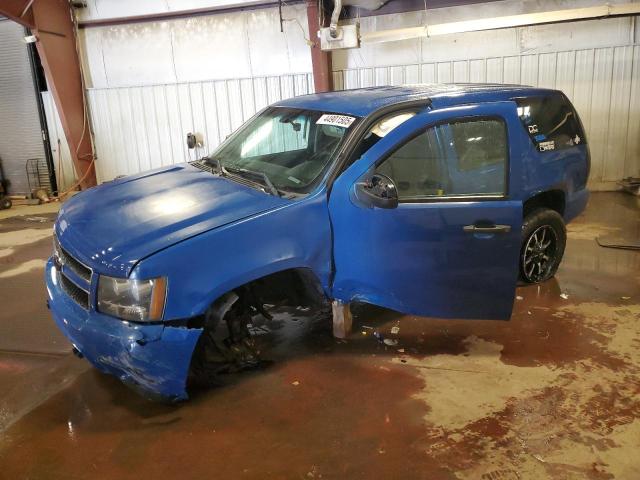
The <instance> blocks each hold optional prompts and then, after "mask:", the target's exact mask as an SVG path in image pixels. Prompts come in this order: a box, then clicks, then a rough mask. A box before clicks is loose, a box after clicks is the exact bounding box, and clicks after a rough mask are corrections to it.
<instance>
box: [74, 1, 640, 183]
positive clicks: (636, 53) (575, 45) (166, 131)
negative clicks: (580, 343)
mask: <svg viewBox="0 0 640 480" xmlns="http://www.w3.org/2000/svg"><path fill="white" fill-rule="evenodd" d="M254 3H255V2H254ZM611 3H624V0H617V1H613V2H611ZM214 4H215V5H236V4H237V2H235V3H233V2H231V1H229V0H218V1H213V0H188V1H186V2H183V1H180V2H178V1H177V0H168V1H165V0H145V1H142V2H126V1H124V0H110V1H108V2H106V1H101V0H90V1H89V2H88V7H87V8H85V9H81V10H79V19H80V20H81V21H91V20H103V19H108V18H113V17H126V16H133V15H147V14H157V13H166V12H172V11H176V10H185V9H191V8H203V7H211V6H214ZM600 4H602V1H598V0H579V1H567V0H556V1H549V0H527V1H524V2H520V1H513V0H504V1H498V2H490V3H485V4H474V5H472V6H466V7H449V8H438V9H432V10H428V11H426V12H425V11H417V12H407V13H401V14H393V15H378V16H369V17H362V18H359V19H357V20H356V19H353V20H348V21H347V22H354V21H360V24H361V30H362V31H363V32H367V31H379V30H385V29H393V28H402V27H412V26H419V25H424V24H425V23H429V24H437V23H444V22H451V21H460V20H468V19H473V18H485V17H492V16H503V15H512V14H519V13H529V12H534V11H548V10H558V9H563V8H576V7H579V6H593V5H600ZM305 8H306V7H305V5H304V4H293V5H289V6H285V7H284V8H283V17H284V18H285V22H284V24H283V30H284V32H283V33H281V32H280V22H279V15H278V9H277V8H261V9H256V10H248V11H238V12H233V13H221V14H215V15H200V16H194V17H189V18H181V19H174V20H163V21H153V22H142V23H130V24H124V25H113V26H104V27H91V28H82V29H81V30H80V40H81V42H80V43H81V56H82V59H83V66H84V71H85V75H86V77H87V87H88V98H89V104H90V108H91V117H92V125H93V129H94V133H95V143H96V151H97V155H98V159H97V161H96V167H97V174H98V180H99V181H106V180H110V179H112V178H114V177H115V176H117V175H124V174H132V173H136V172H138V171H142V170H146V169H148V168H154V167H158V166H162V165H168V164H172V163H179V162H183V161H188V160H193V159H195V158H198V157H200V156H202V155H204V154H206V153H207V152H210V151H212V150H213V149H214V148H215V147H216V146H217V145H218V144H219V143H220V142H222V141H223V140H224V139H225V138H226V137H227V136H228V135H229V134H230V133H231V132H232V131H234V130H235V129H236V128H237V127H239V126H240V125H241V124H242V123H243V122H244V121H245V120H247V119H248V118H250V117H251V116H252V115H253V114H254V113H255V112H256V111H258V110H260V109H261V108H262V107H264V106H266V105H268V104H269V103H272V102H274V101H277V100H279V99H281V98H286V97H289V96H294V95H301V94H306V93H311V92H312V91H313V79H312V75H311V69H312V68H311V58H310V54H309V48H308V43H307V42H308V30H307V26H306V25H307V22H306V16H305V15H306V13H305ZM639 34H640V26H639V24H638V21H637V18H636V17H618V18H607V19H599V20H588V21H575V22H566V23H561V24H549V25H538V26H531V27H518V28H507V29H500V30H492V31H483V32H470V33H460V34H452V35H444V36H439V37H431V38H421V39H413V40H404V41H397V42H389V43H381V44H372V45H362V47H361V48H359V49H352V50H343V51H335V52H333V54H332V57H333V58H332V63H333V69H334V73H333V80H334V86H335V88H336V89H341V88H358V87H365V86H371V85H385V84H402V83H432V82H442V83H447V82H495V83H522V84H527V85H538V86H543V87H551V88H559V89H561V90H563V91H564V92H565V93H566V94H567V95H568V96H569V98H570V99H571V100H572V101H573V103H574V104H575V106H576V108H577V110H578V112H579V114H580V116H581V118H582V120H583V122H584V124H585V127H586V130H587V134H588V140H589V143H590V147H591V153H592V171H591V180H590V188H592V189H594V190H609V189H616V188H617V184H616V182H617V181H618V180H620V179H622V178H624V177H627V176H639V175H640V75H639V73H640V72H639V71H638V69H639V68H640V45H639V44H638V37H639ZM189 132H193V133H196V134H197V135H199V138H201V139H202V147H201V148H198V149H197V150H189V149H187V148H186V141H185V138H186V134H187V133H189Z"/></svg>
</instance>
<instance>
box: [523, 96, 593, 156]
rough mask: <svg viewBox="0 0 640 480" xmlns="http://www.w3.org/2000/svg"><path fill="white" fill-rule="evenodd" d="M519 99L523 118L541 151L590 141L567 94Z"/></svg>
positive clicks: (560, 148) (559, 148)
mask: <svg viewBox="0 0 640 480" xmlns="http://www.w3.org/2000/svg"><path fill="white" fill-rule="evenodd" d="M516 103H517V104H518V116H519V117H520V121H521V122H522V124H523V125H524V128H526V129H527V132H528V133H529V136H530V137H531V139H532V140H533V143H534V144H535V145H536V147H537V148H538V150H539V151H541V152H548V151H551V150H563V149H565V148H570V147H573V146H574V145H579V144H582V143H586V138H585V135H584V132H583V131H582V127H581V126H580V121H579V120H578V118H577V115H576V112H575V110H574V109H573V107H572V106H571V104H570V103H569V101H568V100H567V99H566V98H565V97H564V95H560V94H555V95H547V96H543V97H528V98H518V99H516Z"/></svg>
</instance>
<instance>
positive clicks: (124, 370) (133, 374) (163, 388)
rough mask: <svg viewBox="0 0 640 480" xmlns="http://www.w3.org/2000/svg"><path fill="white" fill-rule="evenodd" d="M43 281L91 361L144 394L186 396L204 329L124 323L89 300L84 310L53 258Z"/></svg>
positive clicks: (61, 323) (59, 319)
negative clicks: (63, 285) (68, 291)
mask: <svg viewBox="0 0 640 480" xmlns="http://www.w3.org/2000/svg"><path fill="white" fill-rule="evenodd" d="M45 279H46V285H47V295H48V299H47V304H48V306H49V309H50V310H51V314H52V316H53V319H54V321H55V322H56V324H57V325H58V328H60V330H62V333H64V335H65V336H66V337H67V338H68V339H69V341H70V342H71V343H72V344H73V346H74V347H75V348H76V349H77V350H78V352H79V353H81V354H82V355H83V356H84V358H86V359H87V360H88V361H89V362H91V364H93V365H94V366H95V367H96V368H98V369H99V370H101V371H103V372H105V373H108V374H111V375H115V376H116V377H118V378H119V379H120V380H121V381H123V382H124V383H126V384H128V385H130V386H132V387H134V388H135V389H136V390H139V391H141V392H142V393H143V394H145V395H146V396H149V397H152V398H161V399H164V400H170V401H176V400H184V399H186V398H188V395H187V392H186V380H187V374H188V372H189V365H190V362H191V356H192V354H193V350H194V348H195V345H196V342H197V341H198V338H199V337H200V334H201V333H202V330H201V329H196V328H183V327H170V326H165V325H163V324H152V325H145V324H134V323H130V322H124V321H122V320H118V319H116V318H113V317H110V316H108V315H103V314H101V313H99V312H97V311H96V310H95V309H94V308H93V305H91V303H92V302H91V301H90V305H89V309H88V310H85V309H84V308H82V307H81V306H80V305H78V303H76V302H75V301H73V300H72V299H71V298H70V297H69V296H68V295H67V294H66V293H65V292H64V291H63V290H62V288H61V286H60V279H59V272H58V271H57V269H56V267H55V266H54V264H53V261H52V260H51V259H49V261H48V262H47V266H46V269H45Z"/></svg>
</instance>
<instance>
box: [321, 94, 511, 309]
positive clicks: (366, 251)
mask: <svg viewBox="0 0 640 480" xmlns="http://www.w3.org/2000/svg"><path fill="white" fill-rule="evenodd" d="M514 121H515V122H517V116H516V107H515V104H514V103H512V102H500V103H494V104H487V105H478V106H468V107H457V108H452V109H447V110H436V111H428V112H424V113H420V114H418V115H416V116H414V117H413V118H411V119H409V120H407V121H405V122H404V123H402V124H401V125H400V126H398V127H396V128H395V129H394V130H392V131H391V132H390V133H388V134H387V135H386V136H384V137H383V138H381V139H380V140H378V141H377V143H375V145H374V146H373V147H371V148H370V149H369V150H368V151H367V152H366V153H365V154H364V155H363V156H362V157H361V158H360V159H358V160H356V161H355V162H354V163H353V164H352V165H351V166H350V167H349V168H347V170H346V171H345V172H343V173H342V175H340V177H339V178H338V179H337V180H336V182H335V183H334V185H333V188H332V192H331V197H330V200H329V211H330V215H331V219H332V224H333V234H334V262H335V274H334V281H333V296H334V297H335V298H336V299H339V300H341V301H344V302H349V301H353V300H359V301H365V302H368V303H372V304H375V305H380V306H383V307H387V308H391V309H394V310H398V311H400V312H404V313H409V314H415V315H422V316H431V317H443V318H478V319H480V318H485V319H508V318H509V317H510V316H511V310H512V307H513V300H514V295H515V287H516V281H517V277H518V260H519V251H520V236H521V224H522V202H521V201H519V200H510V199H509V190H510V189H509V187H510V185H509V179H510V178H513V177H517V175H513V174H512V175H510V174H509V173H510V172H509V169H510V162H509V158H510V156H512V155H515V154H514V152H513V150H512V149H511V148H510V145H513V144H514V143H515V142H516V141H519V137H517V135H518V132H516V131H515V129H513V131H512V129H510V128H508V125H517V123H513V122H514ZM510 154H511V155H510ZM512 173H514V172H512ZM515 173H517V174H519V173H520V172H519V170H518V171H517V172H515ZM380 179H383V180H384V181H385V182H386V181H389V185H390V186H391V188H394V187H395V190H396V191H397V197H398V202H397V204H396V203H395V202H389V201H387V200H386V199H383V201H382V202H376V201H375V199H374V196H375V195H376V194H377V193H379V192H376V189H375V185H374V184H376V183H377V182H379V181H380ZM372 180H373V181H372ZM367 189H368V190H367ZM363 192H364V193H363ZM367 192H368V193H367ZM372 195H373V196H372ZM372 199H374V201H372ZM375 205H378V206H375Z"/></svg>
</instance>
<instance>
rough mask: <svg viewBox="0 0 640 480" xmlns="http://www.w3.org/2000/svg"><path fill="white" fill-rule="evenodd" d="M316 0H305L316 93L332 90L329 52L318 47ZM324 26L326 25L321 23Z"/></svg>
mask: <svg viewBox="0 0 640 480" xmlns="http://www.w3.org/2000/svg"><path fill="white" fill-rule="evenodd" d="M318 15H319V10H318V0H307V22H308V24H309V39H310V40H311V41H312V42H313V46H312V47H311V64H312V66H313V85H314V87H315V90H316V93H320V92H330V91H331V90H333V82H332V74H331V53H330V52H323V51H322V49H321V48H320V39H319V38H318V32H319V31H320V28H319V25H318V22H319V20H318V19H319V16H318ZM323 26H326V25H323Z"/></svg>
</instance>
